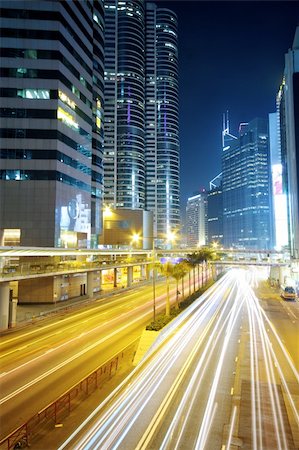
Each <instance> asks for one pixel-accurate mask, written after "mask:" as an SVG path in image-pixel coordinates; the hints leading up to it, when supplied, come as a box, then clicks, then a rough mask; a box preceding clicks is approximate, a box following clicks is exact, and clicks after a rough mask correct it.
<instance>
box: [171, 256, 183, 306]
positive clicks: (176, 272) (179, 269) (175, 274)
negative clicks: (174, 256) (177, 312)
mask: <svg viewBox="0 0 299 450" xmlns="http://www.w3.org/2000/svg"><path fill="white" fill-rule="evenodd" d="M186 273H187V267H186V263H184V262H179V263H177V264H174V265H173V268H172V274H171V276H172V278H174V279H175V280H176V302H175V306H176V308H177V309H178V308H179V294H180V292H179V281H180V280H181V279H183V278H184V276H185V275H186Z"/></svg>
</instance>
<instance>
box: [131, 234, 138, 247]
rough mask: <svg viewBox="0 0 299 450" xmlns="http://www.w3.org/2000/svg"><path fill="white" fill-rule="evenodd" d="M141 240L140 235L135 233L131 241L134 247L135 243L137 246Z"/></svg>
mask: <svg viewBox="0 0 299 450" xmlns="http://www.w3.org/2000/svg"><path fill="white" fill-rule="evenodd" d="M139 239H140V236H139V234H138V233H134V234H133V236H132V241H131V244H132V247H133V244H134V243H135V244H137V243H138V241H139Z"/></svg>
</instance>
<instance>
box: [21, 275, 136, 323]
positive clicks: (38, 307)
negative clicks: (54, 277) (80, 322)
mask: <svg viewBox="0 0 299 450" xmlns="http://www.w3.org/2000/svg"><path fill="white" fill-rule="evenodd" d="M138 285H140V286H143V285H144V282H142V283H138ZM136 287H137V283H134V284H132V286H130V287H128V288H123V287H116V288H114V287H113V286H106V287H105V288H104V289H103V290H102V291H100V292H96V293H95V295H94V297H93V298H89V297H88V296H87V295H83V296H80V297H75V298H72V299H69V300H63V301H60V302H57V303H56V305H55V304H53V303H51V304H49V303H41V304H37V303H35V304H20V303H18V305H17V319H16V322H17V327H18V326H21V325H26V324H27V323H32V321H33V320H39V319H45V318H47V317H53V316H54V315H57V314H59V313H63V312H66V311H70V310H71V309H75V308H80V307H84V306H87V305H90V304H91V303H93V302H94V301H95V300H100V299H106V298H107V297H111V296H113V295H116V294H119V293H120V292H126V291H128V290H130V289H134V288H136ZM15 328H16V327H14V328H13V329H15Z"/></svg>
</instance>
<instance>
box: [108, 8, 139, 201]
mask: <svg viewBox="0 0 299 450" xmlns="http://www.w3.org/2000/svg"><path fill="white" fill-rule="evenodd" d="M105 27H106V28H105V152H104V170H105V172H104V180H105V183H104V184H105V194H104V200H105V203H106V204H108V205H110V206H112V207H113V208H126V209H144V207H145V166H144V146H145V137H144V136H145V123H144V108H145V106H144V105H145V32H144V28H145V10H144V1H143V0H125V1H119V0H105Z"/></svg>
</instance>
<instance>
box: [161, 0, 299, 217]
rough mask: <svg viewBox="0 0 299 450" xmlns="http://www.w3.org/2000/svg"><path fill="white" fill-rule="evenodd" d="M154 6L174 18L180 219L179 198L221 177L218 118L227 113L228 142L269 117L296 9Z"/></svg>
mask: <svg viewBox="0 0 299 450" xmlns="http://www.w3.org/2000/svg"><path fill="white" fill-rule="evenodd" d="M156 3H157V5H158V6H159V7H167V8H170V9H172V10H173V11H174V12H176V13H177V15H178V23H179V58H180V66H179V67H180V72H179V93H180V141H181V210H182V211H184V206H185V205H186V202H187V198H188V197H190V196H192V195H194V194H196V193H197V192H198V191H199V189H201V188H203V187H204V188H208V183H209V181H210V180H211V179H212V178H214V177H215V176H216V175H217V174H218V173H219V172H220V171H221V152H222V148H221V130H222V114H223V113H224V112H225V111H227V110H228V111H229V118H230V129H231V132H232V133H233V134H234V133H237V132H238V126H239V123H241V122H249V121H250V120H251V119H252V118H253V117H261V118H263V119H267V117H268V114H269V113H271V112H274V111H275V110H276V106H275V101H276V94H277V92H278V89H279V86H280V83H281V80H282V77H283V71H284V58H285V54H286V53H287V51H288V49H289V48H290V47H291V46H292V43H293V39H294V34H295V29H296V25H298V23H299V5H298V4H297V3H296V2H293V1H286V2H281V1H264V2H255V1H250V2H247V1H244V2H243V1H242V2H235V1H213V2H205V1H188V0H187V1H181V0H177V1H173V0H168V1H164V0H163V1H162V0H157V1H156ZM264 18H266V19H267V20H265V19H264ZM236 63H238V65H237V68H236ZM201 105H203V107H201ZM207 154H208V155H210V157H209V158H207V157H206V156H205V155H207Z"/></svg>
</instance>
